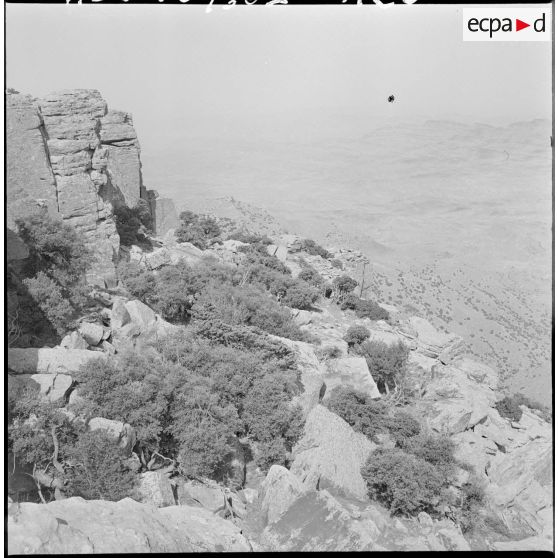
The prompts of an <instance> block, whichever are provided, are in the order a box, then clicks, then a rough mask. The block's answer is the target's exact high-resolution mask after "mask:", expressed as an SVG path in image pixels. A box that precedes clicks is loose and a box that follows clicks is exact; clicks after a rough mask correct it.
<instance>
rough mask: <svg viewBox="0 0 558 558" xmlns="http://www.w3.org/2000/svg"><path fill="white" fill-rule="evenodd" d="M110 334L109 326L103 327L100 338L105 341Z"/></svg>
mask: <svg viewBox="0 0 558 558" xmlns="http://www.w3.org/2000/svg"><path fill="white" fill-rule="evenodd" d="M109 319H110V312H109ZM111 334H112V330H111V329H110V327H103V337H102V340H103V341H106V340H107V339H108V338H109V337H110V336H111Z"/></svg>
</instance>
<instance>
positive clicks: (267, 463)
mask: <svg viewBox="0 0 558 558" xmlns="http://www.w3.org/2000/svg"><path fill="white" fill-rule="evenodd" d="M286 463H287V459H286V448H285V442H284V441H283V440H282V439H281V438H275V439H273V440H266V441H265V442H260V443H259V444H258V454H257V456H256V465H257V466H258V467H259V468H260V469H261V470H262V472H263V473H267V472H268V471H269V469H270V468H271V466H272V465H281V466H283V467H284V466H285V465H286Z"/></svg>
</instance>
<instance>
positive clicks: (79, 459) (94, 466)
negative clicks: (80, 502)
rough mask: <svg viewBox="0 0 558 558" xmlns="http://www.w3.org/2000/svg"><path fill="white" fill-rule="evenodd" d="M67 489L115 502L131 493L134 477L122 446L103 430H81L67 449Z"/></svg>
mask: <svg viewBox="0 0 558 558" xmlns="http://www.w3.org/2000/svg"><path fill="white" fill-rule="evenodd" d="M68 462H69V463H71V467H69V469H68V473H67V480H68V485H67V490H68V493H69V494H70V495H71V496H81V497H82V498H85V499H86V500H110V501H113V502H117V501H118V500H121V499H122V498H126V497H129V496H132V495H133V494H134V489H135V488H136V483H137V477H136V475H135V473H134V471H133V470H131V469H130V465H129V461H128V460H127V459H126V456H125V455H124V454H123V453H122V450H121V449H120V448H119V447H118V444H116V443H115V442H114V441H113V440H112V439H111V438H110V437H109V436H107V434H106V433H105V432H102V431H96V432H83V433H82V434H80V436H79V437H78V438H77V440H76V442H75V444H74V445H73V446H71V447H70V449H69V450H68Z"/></svg>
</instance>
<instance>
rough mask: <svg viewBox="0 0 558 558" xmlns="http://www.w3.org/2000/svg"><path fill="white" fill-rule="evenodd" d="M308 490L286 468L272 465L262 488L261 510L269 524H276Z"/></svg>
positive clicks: (260, 495)
mask: <svg viewBox="0 0 558 558" xmlns="http://www.w3.org/2000/svg"><path fill="white" fill-rule="evenodd" d="M307 490H308V488H307V487H305V486H304V485H303V484H302V482H300V480H299V479H298V478H297V477H296V476H295V475H293V473H291V472H290V471H289V470H288V469H285V467H281V465H272V466H271V468H270V469H269V471H268V473H267V476H266V477H265V480H264V482H263V483H262V484H261V486H260V491H259V499H260V509H261V511H262V513H263V514H264V517H265V519H266V522H267V524H270V523H275V522H276V521H278V520H279V518H280V517H281V516H282V515H283V514H284V513H285V512H286V511H287V510H288V509H289V507H290V506H291V504H292V503H293V502H295V501H296V500H297V499H298V498H299V497H300V496H301V495H302V494H304V493H305V492H306V491H307Z"/></svg>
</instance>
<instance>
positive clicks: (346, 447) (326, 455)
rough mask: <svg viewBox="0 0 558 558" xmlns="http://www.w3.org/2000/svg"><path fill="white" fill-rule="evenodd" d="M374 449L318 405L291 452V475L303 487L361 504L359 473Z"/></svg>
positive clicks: (363, 490) (363, 493) (362, 493)
mask: <svg viewBox="0 0 558 558" xmlns="http://www.w3.org/2000/svg"><path fill="white" fill-rule="evenodd" d="M375 447H376V446H375V444H373V443H372V442H371V441H370V440H369V439H368V438H366V437H365V436H363V435H362V434H359V433H357V432H355V431H354V430H353V429H352V428H351V426H349V424H347V423H346V422H345V421H344V420H343V419H342V418H340V417H339V416H337V415H335V414H334V413H332V412H330V411H328V410H327V409H326V408H325V407H323V406H322V405H318V406H316V407H314V408H313V409H312V410H311V411H310V413H309V415H308V418H307V420H306V424H305V426H304V435H303V436H302V438H301V439H300V440H299V442H298V443H297V444H296V446H295V447H294V448H293V457H294V459H293V463H292V467H291V472H292V473H293V474H294V475H296V476H297V477H298V478H299V479H300V480H301V481H302V482H303V484H304V485H305V486H307V487H312V488H315V487H316V486H320V487H321V488H327V489H328V490H329V491H330V492H335V493H340V494H345V495H347V496H353V497H355V498H358V499H362V500H364V499H366V498H367V489H366V484H365V482H364V480H363V478H362V476H361V474H360V469H361V467H362V465H363V464H364V462H365V461H366V459H367V458H368V456H369V455H370V453H371V451H372V450H373V449H374V448H375Z"/></svg>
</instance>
